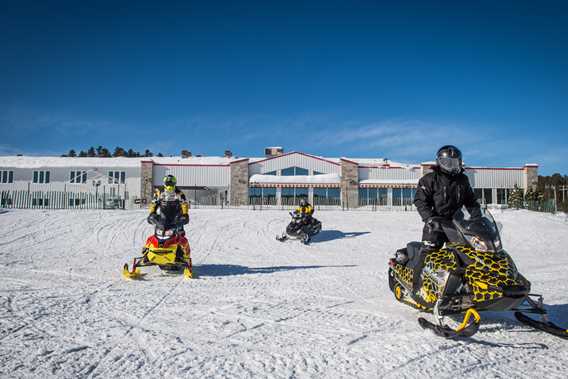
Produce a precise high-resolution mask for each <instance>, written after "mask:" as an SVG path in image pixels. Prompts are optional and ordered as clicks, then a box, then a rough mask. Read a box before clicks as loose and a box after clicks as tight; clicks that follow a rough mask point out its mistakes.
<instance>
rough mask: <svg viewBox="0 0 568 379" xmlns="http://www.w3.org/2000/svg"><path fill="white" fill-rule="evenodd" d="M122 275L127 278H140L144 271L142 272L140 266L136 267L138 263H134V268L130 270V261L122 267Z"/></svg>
mask: <svg viewBox="0 0 568 379" xmlns="http://www.w3.org/2000/svg"><path fill="white" fill-rule="evenodd" d="M122 276H123V277H124V278H125V279H140V278H141V277H142V273H141V272H140V268H139V267H136V265H132V270H129V269H128V263H125V264H124V267H123V268H122Z"/></svg>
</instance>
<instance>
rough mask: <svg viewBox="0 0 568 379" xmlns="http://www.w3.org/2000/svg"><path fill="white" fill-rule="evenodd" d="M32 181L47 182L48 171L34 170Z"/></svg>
mask: <svg viewBox="0 0 568 379" xmlns="http://www.w3.org/2000/svg"><path fill="white" fill-rule="evenodd" d="M33 182H34V183H42V184H45V183H49V171H34V176H33Z"/></svg>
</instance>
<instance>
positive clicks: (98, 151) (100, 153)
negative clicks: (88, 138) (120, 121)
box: [97, 145, 104, 157]
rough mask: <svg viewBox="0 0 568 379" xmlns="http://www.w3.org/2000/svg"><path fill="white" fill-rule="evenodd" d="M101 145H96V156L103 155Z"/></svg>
mask: <svg viewBox="0 0 568 379" xmlns="http://www.w3.org/2000/svg"><path fill="white" fill-rule="evenodd" d="M103 149H104V148H103V147H102V146H101V145H99V147H97V157H102V156H103Z"/></svg>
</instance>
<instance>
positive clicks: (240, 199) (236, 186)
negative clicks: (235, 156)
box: [230, 158, 249, 206]
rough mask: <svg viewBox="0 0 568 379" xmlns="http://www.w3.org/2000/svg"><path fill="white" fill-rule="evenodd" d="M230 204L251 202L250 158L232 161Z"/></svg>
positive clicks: (238, 204)
mask: <svg viewBox="0 0 568 379" xmlns="http://www.w3.org/2000/svg"><path fill="white" fill-rule="evenodd" d="M230 191H231V199H230V205H232V206H241V205H248V203H249V160H248V158H247V159H241V160H238V161H234V162H231V188H230Z"/></svg>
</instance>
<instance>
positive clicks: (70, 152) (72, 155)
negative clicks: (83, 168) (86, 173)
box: [67, 149, 77, 157]
mask: <svg viewBox="0 0 568 379" xmlns="http://www.w3.org/2000/svg"><path fill="white" fill-rule="evenodd" d="M67 156H69V157H76V156H77V153H76V152H75V150H73V149H71V150H69V153H67Z"/></svg>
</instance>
